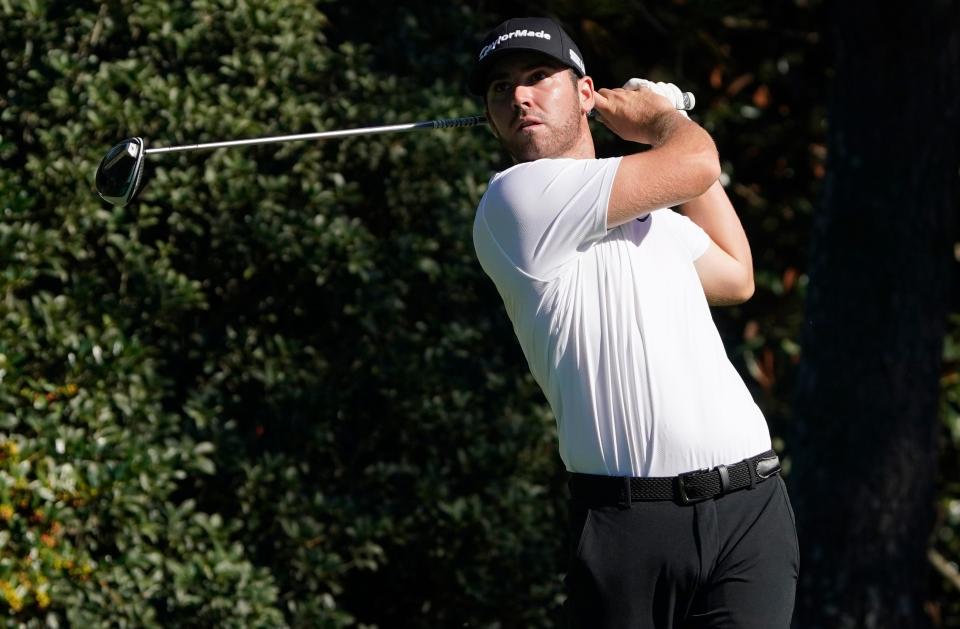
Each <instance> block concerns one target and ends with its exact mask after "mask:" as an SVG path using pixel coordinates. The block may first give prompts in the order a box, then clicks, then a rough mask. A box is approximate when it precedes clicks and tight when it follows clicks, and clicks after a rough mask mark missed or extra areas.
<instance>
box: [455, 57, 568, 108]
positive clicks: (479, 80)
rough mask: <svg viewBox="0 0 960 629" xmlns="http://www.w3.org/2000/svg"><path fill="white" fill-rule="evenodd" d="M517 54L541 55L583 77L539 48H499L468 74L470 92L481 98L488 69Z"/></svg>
mask: <svg viewBox="0 0 960 629" xmlns="http://www.w3.org/2000/svg"><path fill="white" fill-rule="evenodd" d="M517 52H534V53H537V54H539V55H543V56H544V57H545V58H547V59H550V60H551V61H553V62H554V63H557V64H559V65H562V66H564V67H565V68H570V69H571V70H573V71H574V72H576V73H577V76H579V77H581V78H582V77H583V75H582V74H581V73H580V68H578V67H576V66H575V65H573V64H571V63H567V62H566V61H564V60H563V59H557V58H556V57H555V56H554V55H551V54H549V53H546V52H544V51H543V50H541V49H539V48H534V47H532V46H531V47H529V48H528V47H526V46H511V47H510V48H501V49H500V50H495V51H493V52H491V53H490V54H489V55H487V56H486V57H484V58H483V61H480V62H479V63H477V64H476V65H474V66H473V71H472V72H471V73H470V76H469V78H468V79H467V81H468V83H467V85H468V87H469V88H470V91H471V92H472V93H473V94H475V95H477V96H483V95H484V94H486V91H487V83H488V82H489V81H488V80H487V76H489V74H490V69H491V67H492V66H493V64H494V63H495V62H496V61H498V60H499V59H501V58H502V57H504V56H506V55H508V54H510V53H517Z"/></svg>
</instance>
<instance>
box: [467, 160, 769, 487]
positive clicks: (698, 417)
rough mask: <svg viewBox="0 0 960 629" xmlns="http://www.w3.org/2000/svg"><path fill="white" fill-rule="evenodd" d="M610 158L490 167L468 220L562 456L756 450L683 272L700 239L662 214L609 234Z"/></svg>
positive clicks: (648, 463)
mask: <svg viewBox="0 0 960 629" xmlns="http://www.w3.org/2000/svg"><path fill="white" fill-rule="evenodd" d="M619 164H620V158H611V159H542V160H537V161H534V162H528V163H524V164H518V165H516V166H513V167H512V168H510V169H508V170H505V171H503V172H501V173H497V174H496V175H494V177H493V178H492V179H491V181H490V186H489V188H488V190H487V192H486V194H484V195H483V198H482V199H481V200H480V205H479V207H478V208H477V214H476V218H475V221H474V227H473V240H474V247H475V248H476V253H477V258H478V259H479V261H480V264H481V266H482V267H483V269H484V271H485V272H486V273H487V275H489V276H490V278H491V279H492V280H493V282H494V284H496V286H497V289H498V291H499V292H500V296H501V297H502V298H503V303H504V306H505V308H506V311H507V314H508V315H509V317H510V320H511V321H512V322H513V329H514V332H515V333H516V336H517V339H518V340H519V342H520V346H521V347H522V348H523V353H524V355H525V356H526V359H527V362H528V363H529V366H530V371H531V372H532V374H533V376H534V378H536V380H537V382H538V383H539V384H540V387H541V388H542V389H543V392H544V394H545V395H546V398H547V400H548V402H549V403H550V406H551V408H552V409H553V412H554V414H555V416H556V419H557V428H558V433H559V438H560V456H561V457H562V459H563V461H564V464H565V465H566V467H567V469H568V470H569V471H571V472H580V473H585V474H605V475H612V476H673V475H676V474H679V473H681V472H688V471H692V470H696V469H700V468H709V467H714V466H716V465H720V464H730V463H735V462H737V461H740V460H742V459H744V458H747V457H749V456H752V455H754V454H758V453H760V452H763V451H765V450H769V449H770V433H769V430H768V428H767V424H766V420H765V419H764V417H763V414H762V413H761V411H760V409H759V408H758V407H757V405H756V403H755V402H754V401H753V399H752V397H751V395H750V392H749V391H748V389H747V387H746V385H745V384H744V382H743V379H742V378H741V377H740V375H739V374H738V373H737V371H736V369H735V368H734V367H733V365H732V364H731V363H730V360H729V358H728V357H727V354H726V351H725V350H724V347H723V343H722V341H721V339H720V335H719V333H718V332H717V328H716V325H715V324H714V322H713V319H712V317H711V314H710V309H709V307H708V305H707V300H706V297H705V296H704V293H703V287H702V286H701V284H700V279H699V277H698V276H697V272H696V269H695V268H694V266H693V261H694V260H696V259H697V258H698V257H700V256H701V255H702V254H703V253H704V252H705V251H706V249H707V247H708V245H709V243H710V239H709V236H707V234H706V233H705V232H704V231H703V230H702V229H700V227H698V226H697V225H695V224H694V223H693V222H692V221H690V220H689V219H687V218H686V217H684V216H681V215H680V214H677V213H676V212H674V211H673V210H671V209H669V208H667V209H662V210H657V211H655V212H651V213H650V214H649V215H648V216H646V217H645V218H644V220H634V221H631V222H629V223H626V224H624V225H621V226H618V227H615V228H613V229H610V230H608V229H607V202H608V200H609V198H610V191H611V189H612V186H613V179H614V176H615V175H616V172H617V168H618V166H619Z"/></svg>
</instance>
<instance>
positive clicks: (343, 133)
mask: <svg viewBox="0 0 960 629" xmlns="http://www.w3.org/2000/svg"><path fill="white" fill-rule="evenodd" d="M486 122H487V119H486V118H484V117H483V116H468V117H466V118H438V119H436V120H425V121H422V122H411V123H407V124H394V125H385V126H380V127H363V128H360V129H342V130H340V131H318V132H316V133H297V134H293V135H275V136H271V137H266V138H251V139H248V140H228V141H225V142H205V143H203V144H183V145H180V146H163V147H158V148H148V149H146V150H145V151H144V154H145V155H152V154H154V153H177V152H180V151H198V150H204V149H220V148H228V147H233V146H249V145H252V144H273V143H277V142H295V141H298V140H324V139H328V138H345V137H349V136H354V135H375V134H377V133H393V132H397V131H413V130H415V129H449V128H453V127H474V126H477V125H481V124H486Z"/></svg>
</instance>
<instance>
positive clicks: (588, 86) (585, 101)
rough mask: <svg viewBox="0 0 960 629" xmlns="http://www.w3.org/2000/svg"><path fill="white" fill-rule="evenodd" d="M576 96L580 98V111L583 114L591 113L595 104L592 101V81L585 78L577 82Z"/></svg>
mask: <svg viewBox="0 0 960 629" xmlns="http://www.w3.org/2000/svg"><path fill="white" fill-rule="evenodd" d="M577 94H578V95H579V97H580V111H582V112H583V113H585V114H588V113H590V112H591V111H593V107H594V105H595V104H596V103H595V102H594V99H593V79H592V78H590V77H589V76H585V77H583V78H582V79H579V80H578V81H577Z"/></svg>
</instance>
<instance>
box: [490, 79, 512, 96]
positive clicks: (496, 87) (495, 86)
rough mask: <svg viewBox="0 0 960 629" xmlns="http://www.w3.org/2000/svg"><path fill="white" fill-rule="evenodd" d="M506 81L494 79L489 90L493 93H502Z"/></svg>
mask: <svg viewBox="0 0 960 629" xmlns="http://www.w3.org/2000/svg"><path fill="white" fill-rule="evenodd" d="M507 87H508V83H507V82H506V81H494V82H493V83H491V84H490V91H491V92H493V93H494V94H503V93H504V92H506V91H507Z"/></svg>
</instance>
